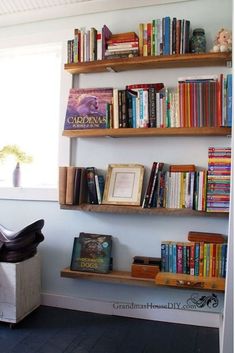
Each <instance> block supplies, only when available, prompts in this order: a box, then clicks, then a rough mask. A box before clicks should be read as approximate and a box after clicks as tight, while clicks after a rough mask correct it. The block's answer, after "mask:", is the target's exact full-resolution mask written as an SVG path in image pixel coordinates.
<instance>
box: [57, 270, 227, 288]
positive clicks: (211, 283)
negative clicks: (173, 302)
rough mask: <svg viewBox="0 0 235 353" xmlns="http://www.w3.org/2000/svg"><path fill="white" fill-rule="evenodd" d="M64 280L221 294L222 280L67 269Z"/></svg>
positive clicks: (175, 275)
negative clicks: (72, 279) (184, 289)
mask: <svg viewBox="0 0 235 353" xmlns="http://www.w3.org/2000/svg"><path fill="white" fill-rule="evenodd" d="M60 276H61V277H64V278H74V279H86V280H91V281H101V282H106V283H118V284H129V285H137V286H142V287H156V286H170V287H176V288H188V289H192V288H193V289H197V290H213V291H221V292H223V291H224V289H225V279H224V278H213V277H198V276H190V275H184V274H178V273H169V272H159V273H158V274H157V276H156V278H155V279H150V278H138V277H132V276H131V273H130V272H128V271H112V272H109V273H92V272H81V271H71V270H70V268H69V267H67V268H65V269H63V270H61V271H60Z"/></svg>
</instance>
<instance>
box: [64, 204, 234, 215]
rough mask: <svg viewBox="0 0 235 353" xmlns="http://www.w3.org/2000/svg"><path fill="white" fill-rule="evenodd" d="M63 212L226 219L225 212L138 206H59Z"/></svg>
mask: <svg viewBox="0 0 235 353" xmlns="http://www.w3.org/2000/svg"><path fill="white" fill-rule="evenodd" d="M60 208H61V209H63V210H74V211H84V212H96V213H113V214H145V215H155V216H158V215H159V216H183V217H185V216H193V217H194V216H195V217H228V213H225V212H201V211H195V210H191V209H185V208H184V209H175V208H156V207H153V208H142V207H140V206H121V205H91V204H81V205H60Z"/></svg>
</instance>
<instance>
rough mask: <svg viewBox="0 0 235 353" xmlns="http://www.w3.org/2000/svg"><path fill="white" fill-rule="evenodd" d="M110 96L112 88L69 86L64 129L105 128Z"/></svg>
mask: <svg viewBox="0 0 235 353" xmlns="http://www.w3.org/2000/svg"><path fill="white" fill-rule="evenodd" d="M112 98H113V89H112V88H84V89H75V88H71V89H70V92H69V98H68V105H67V111H66V116H65V123H64V130H82V129H105V128H106V127H107V121H106V120H107V118H106V116H107V106H108V105H109V104H112Z"/></svg>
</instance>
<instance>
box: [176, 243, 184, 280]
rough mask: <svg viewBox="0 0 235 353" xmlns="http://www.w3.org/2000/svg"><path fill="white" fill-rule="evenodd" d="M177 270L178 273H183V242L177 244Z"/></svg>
mask: <svg viewBox="0 0 235 353" xmlns="http://www.w3.org/2000/svg"><path fill="white" fill-rule="evenodd" d="M176 256H177V257H176V258H177V263H176V271H177V273H183V244H182V243H177V244H176Z"/></svg>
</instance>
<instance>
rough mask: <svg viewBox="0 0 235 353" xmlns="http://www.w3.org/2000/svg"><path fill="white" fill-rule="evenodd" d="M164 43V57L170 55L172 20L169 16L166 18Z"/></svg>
mask: <svg viewBox="0 0 235 353" xmlns="http://www.w3.org/2000/svg"><path fill="white" fill-rule="evenodd" d="M163 23H164V27H163V33H164V42H163V55H170V32H171V30H170V28H171V19H170V17H169V16H167V17H164V21H163Z"/></svg>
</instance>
